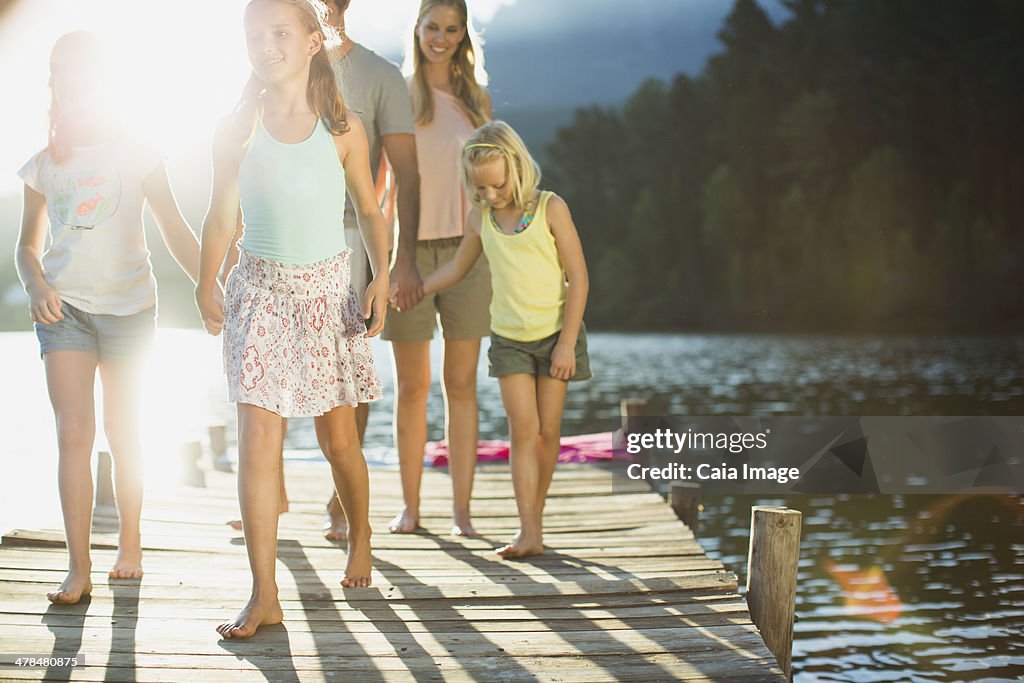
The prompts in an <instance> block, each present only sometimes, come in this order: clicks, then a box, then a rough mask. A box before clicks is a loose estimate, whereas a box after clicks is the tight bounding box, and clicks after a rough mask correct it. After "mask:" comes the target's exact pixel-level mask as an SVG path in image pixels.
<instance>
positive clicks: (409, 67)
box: [403, 0, 490, 126]
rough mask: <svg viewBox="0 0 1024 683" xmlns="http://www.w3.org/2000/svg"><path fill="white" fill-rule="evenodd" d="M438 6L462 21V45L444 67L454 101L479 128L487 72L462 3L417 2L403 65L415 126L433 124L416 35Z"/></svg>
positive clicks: (484, 117) (484, 115) (484, 108)
mask: <svg viewBox="0 0 1024 683" xmlns="http://www.w3.org/2000/svg"><path fill="white" fill-rule="evenodd" d="M441 6H444V7H452V8H454V9H455V11H456V12H458V13H459V18H460V19H461V20H462V27H463V28H464V29H466V35H465V36H463V37H462V42H460V43H459V46H458V47H457V48H455V54H454V55H452V58H451V61H450V62H449V63H448V80H449V82H450V83H451V85H452V90H453V93H454V95H455V98H456V99H457V100H459V102H460V103H461V104H462V107H463V109H464V110H465V112H466V114H467V115H468V116H469V120H470V122H471V123H472V124H473V125H474V126H479V125H481V124H483V123H484V122H485V121H487V120H488V119H489V118H490V116H489V115H488V114H487V95H486V93H484V86H485V85H487V71H486V70H485V69H484V52H483V49H482V47H483V41H482V40H481V39H480V36H479V34H477V32H476V30H475V29H474V28H473V20H472V18H471V17H470V15H469V10H468V9H467V7H466V0H422V1H421V2H420V11H419V14H417V15H416V23H415V24H414V25H413V27H412V44H411V45H409V46H408V47H407V48H406V51H405V64H404V65H403V68H404V70H405V73H406V74H407V75H411V76H412V82H413V89H412V90H413V92H412V108H413V113H414V114H415V116H416V123H417V124H418V125H421V126H425V125H427V124H428V123H430V122H431V121H433V120H434V97H433V95H432V94H431V92H430V85H429V84H428V83H427V76H426V74H425V73H423V62H424V61H426V57H425V56H424V55H423V50H421V49H420V41H419V36H418V35H417V32H418V30H419V27H420V24H422V23H423V19H424V18H425V17H426V16H427V14H428V13H429V12H430V10H432V9H434V8H435V7H441Z"/></svg>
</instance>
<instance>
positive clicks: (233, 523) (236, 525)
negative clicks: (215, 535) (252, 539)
mask: <svg viewBox="0 0 1024 683" xmlns="http://www.w3.org/2000/svg"><path fill="white" fill-rule="evenodd" d="M286 512H288V501H287V499H285V500H282V501H281V510H280V511H279V514H282V515H283V514H284V513H286ZM224 523H225V524H227V525H228V526H229V527H231V528H232V529H234V530H235V531H241V530H242V520H240V519H230V520H228V521H226V522H224Z"/></svg>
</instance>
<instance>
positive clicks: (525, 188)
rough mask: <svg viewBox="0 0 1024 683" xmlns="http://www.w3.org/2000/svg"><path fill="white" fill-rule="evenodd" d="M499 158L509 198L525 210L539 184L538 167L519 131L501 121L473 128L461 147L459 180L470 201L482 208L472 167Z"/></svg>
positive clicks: (483, 205)
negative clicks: (460, 174) (510, 194)
mask: <svg viewBox="0 0 1024 683" xmlns="http://www.w3.org/2000/svg"><path fill="white" fill-rule="evenodd" d="M495 159H503V160H504V161H505V170H506V171H507V172H508V179H507V180H508V181H509V182H511V183H512V201H513V202H515V205H516V207H518V208H520V209H525V208H526V207H527V204H528V203H529V202H530V199H531V198H532V197H533V194H534V192H536V191H537V188H538V187H539V186H540V177H541V176H540V166H538V165H537V162H536V161H534V159H533V157H532V156H530V150H528V149H526V144H525V143H524V142H523V139H522V138H521V137H519V134H518V133H516V131H515V130H514V129H513V128H512V126H510V125H508V124H507V123H505V122H504V121H491V122H489V123H485V124H484V125H482V126H480V127H479V128H477V129H476V130H475V131H473V134H472V135H471V136H470V137H469V139H468V140H466V144H465V146H464V147H463V148H462V182H463V184H464V185H465V186H466V192H467V193H468V194H469V196H470V198H471V199H472V201H473V203H474V204H476V205H477V206H480V207H486V206H487V203H486V202H484V201H483V200H481V199H479V198H478V197H477V196H476V191H475V188H474V186H473V179H472V175H471V174H472V172H473V169H474V168H476V167H477V166H480V165H482V164H486V163H488V162H491V161H494V160H495Z"/></svg>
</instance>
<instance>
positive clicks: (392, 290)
mask: <svg viewBox="0 0 1024 683" xmlns="http://www.w3.org/2000/svg"><path fill="white" fill-rule="evenodd" d="M388 305H390V306H391V308H394V309H398V285H397V284H396V283H395V281H394V280H392V281H391V286H390V287H388Z"/></svg>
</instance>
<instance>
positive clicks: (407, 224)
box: [381, 134, 423, 310]
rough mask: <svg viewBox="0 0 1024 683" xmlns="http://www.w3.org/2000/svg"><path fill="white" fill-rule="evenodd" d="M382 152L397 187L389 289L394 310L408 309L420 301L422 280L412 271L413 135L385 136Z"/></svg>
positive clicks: (416, 203)
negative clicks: (392, 292) (393, 290)
mask: <svg viewBox="0 0 1024 683" xmlns="http://www.w3.org/2000/svg"><path fill="white" fill-rule="evenodd" d="M381 141H382V142H383V144H384V151H385V152H386V153H387V156H388V159H389V160H390V161H391V167H392V168H393V169H394V171H395V181H396V183H397V185H398V225H399V231H398V244H397V245H396V246H395V265H394V267H392V269H391V282H392V287H393V288H397V290H398V298H397V303H398V309H399V310H408V309H410V308H412V307H413V306H415V305H416V304H418V303H419V302H420V300H421V299H422V298H423V281H422V280H421V279H420V272H419V270H418V269H417V268H416V242H417V240H418V237H419V234H418V233H419V223H420V173H419V165H418V164H417V161H416V137H415V136H414V135H408V134H404V135H385V136H384V137H383V138H381Z"/></svg>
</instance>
